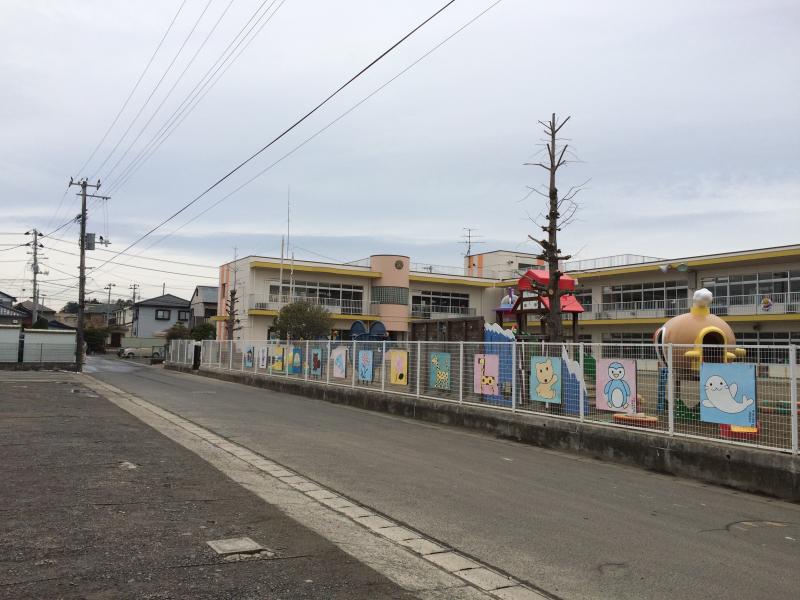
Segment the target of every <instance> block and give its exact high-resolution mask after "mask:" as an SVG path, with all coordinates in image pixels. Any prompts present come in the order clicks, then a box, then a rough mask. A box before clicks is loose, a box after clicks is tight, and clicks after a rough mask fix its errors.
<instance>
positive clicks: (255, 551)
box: [206, 537, 274, 560]
mask: <svg viewBox="0 0 800 600" xmlns="http://www.w3.org/2000/svg"><path fill="white" fill-rule="evenodd" d="M206 543H207V544H208V545H209V546H211V549H212V550H213V551H214V552H216V553H217V554H219V555H221V556H223V557H224V558H225V559H226V560H240V559H245V558H254V557H259V558H263V557H272V556H274V554H273V553H272V552H270V551H269V550H267V549H266V548H264V546H262V545H261V544H259V543H258V542H255V541H254V540H252V539H250V538H249V537H238V538H227V539H224V540H211V541H209V542H206Z"/></svg>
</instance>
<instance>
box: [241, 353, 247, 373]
mask: <svg viewBox="0 0 800 600" xmlns="http://www.w3.org/2000/svg"><path fill="white" fill-rule="evenodd" d="M245 354H247V352H242V369H241V370H242V372H243V373H244V357H245Z"/></svg>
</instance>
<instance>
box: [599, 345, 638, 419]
mask: <svg viewBox="0 0 800 600" xmlns="http://www.w3.org/2000/svg"><path fill="white" fill-rule="evenodd" d="M596 405H597V408H598V409H600V410H611V411H614V412H622V413H626V414H629V415H632V414H634V413H636V361H635V360H631V359H621V358H599V359H597V399H596Z"/></svg>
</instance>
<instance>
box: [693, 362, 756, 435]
mask: <svg viewBox="0 0 800 600" xmlns="http://www.w3.org/2000/svg"><path fill="white" fill-rule="evenodd" d="M700 420H701V421H705V422H706V423H719V424H723V425H738V426H743V427H755V425H756V366H755V365H754V364H747V363H743V364H735V363H706V362H704V363H703V364H702V365H701V366H700Z"/></svg>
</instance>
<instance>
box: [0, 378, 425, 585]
mask: <svg viewBox="0 0 800 600" xmlns="http://www.w3.org/2000/svg"><path fill="white" fill-rule="evenodd" d="M78 381H79V378H78V377H76V376H75V375H71V374H68V373H13V372H10V373H0V457H1V458H0V476H2V484H0V598H14V599H22V598H37V599H41V598H87V599H112V598H114V599H116V598H137V599H142V598H144V599H167V598H170V599H172V598H187V599H188V598H192V599H200V598H235V599H237V600H239V599H249V598H283V599H290V598H342V599H344V598H348V599H350V598H364V599H367V598H369V599H374V598H402V599H406V598H412V597H414V596H412V595H411V594H410V593H408V592H406V591H405V590H402V589H401V588H399V587H398V586H396V585H395V584H393V583H392V582H390V581H389V580H387V579H386V578H384V577H383V576H381V575H379V574H378V573H376V572H375V571H373V570H371V569H370V568H368V567H366V566H364V565H362V564H361V563H359V562H357V561H355V560H354V559H353V558H352V557H350V556H349V555H347V554H345V553H344V552H342V551H341V550H339V549H338V548H336V547H335V546H334V545H333V544H331V543H330V542H328V541H327V540H325V539H324V538H322V537H320V536H319V535H317V534H315V533H313V532H311V531H309V530H308V529H306V528H304V527H303V526H301V525H299V524H298V523H296V522H295V521H293V520H291V519H290V518H288V517H287V516H285V515H284V514H283V513H281V512H280V511H278V510H277V509H275V508H274V507H272V506H270V505H268V504H266V503H264V502H263V501H262V500H260V499H259V498H257V497H256V496H255V495H253V494H251V493H250V492H248V491H247V490H245V489H244V488H242V487H240V486H239V485H237V484H236V483H234V482H233V481H231V480H230V479H228V478H226V477H225V476H223V475H222V474H221V473H219V472H218V471H216V470H215V469H213V468H212V467H211V466H210V465H208V464H207V463H206V462H205V461H203V460H202V459H200V458H199V457H197V456H195V455H194V454H192V453H191V452H189V451H187V450H185V449H184V448H182V447H180V446H178V445H176V444H174V443H173V442H171V441H170V440H168V439H166V438H165V437H163V436H161V435H160V434H159V433H157V432H155V431H154V430H152V429H150V428H149V427H147V426H146V425H144V424H143V423H141V422H140V421H138V420H137V419H135V418H134V417H133V416H131V415H129V414H128V413H126V412H124V411H122V410H121V409H119V408H117V407H116V406H114V405H113V404H111V403H110V402H108V401H106V400H105V399H103V398H101V397H99V396H97V395H96V394H95V393H94V392H92V391H90V390H88V389H87V388H85V387H83V386H82V385H80V384H79V383H77V382H78ZM239 536H247V537H250V538H252V539H253V540H255V541H256V542H258V543H260V544H261V545H263V546H264V547H265V548H267V549H268V550H270V551H272V552H273V553H274V557H272V558H248V559H244V560H239V561H235V562H231V561H228V560H225V559H224V558H223V557H222V556H219V555H218V554H216V553H215V552H214V551H213V550H212V549H211V548H210V547H209V546H208V545H207V544H206V542H207V541H210V540H218V539H223V538H232V537H239Z"/></svg>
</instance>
